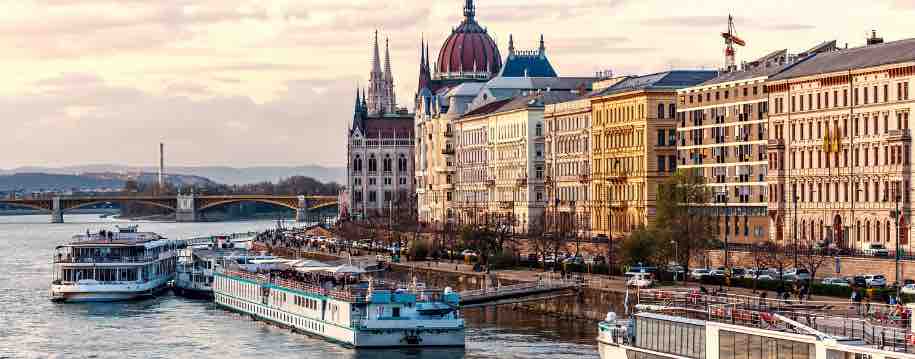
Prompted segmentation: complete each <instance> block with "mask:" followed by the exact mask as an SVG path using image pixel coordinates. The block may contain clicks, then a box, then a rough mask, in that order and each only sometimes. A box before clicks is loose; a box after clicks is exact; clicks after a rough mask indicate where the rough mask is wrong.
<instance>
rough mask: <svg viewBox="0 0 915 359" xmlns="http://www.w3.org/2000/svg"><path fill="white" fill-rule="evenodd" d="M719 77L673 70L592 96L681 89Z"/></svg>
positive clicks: (632, 79)
mask: <svg viewBox="0 0 915 359" xmlns="http://www.w3.org/2000/svg"><path fill="white" fill-rule="evenodd" d="M717 75H718V72H717V71H710V70H673V71H666V72H659V73H656V74H651V75H644V76H634V77H630V78H627V79H625V80H623V81H620V82H619V83H617V84H616V85H613V86H610V87H608V88H606V89H604V90H602V91H598V92H594V93H592V94H591V95H590V96H591V97H596V96H606V95H612V94H617V93H623V92H629V91H639V90H652V89H671V90H675V89H680V88H684V87H689V86H695V85H697V84H700V83H703V82H705V81H708V80H709V79H711V78H714V77H715V76H717Z"/></svg>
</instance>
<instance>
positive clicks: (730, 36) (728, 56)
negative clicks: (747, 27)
mask: <svg viewBox="0 0 915 359" xmlns="http://www.w3.org/2000/svg"><path fill="white" fill-rule="evenodd" d="M721 37H723V38H724V45H725V48H724V68H725V70H727V71H733V70H736V69H737V66H736V65H735V61H734V54H735V51H734V45H735V44H736V45H740V46H746V45H747V43H746V42H745V41H743V39H741V38H739V37H737V29H735V28H734V17H733V16H731V14H728V32H722V33H721Z"/></svg>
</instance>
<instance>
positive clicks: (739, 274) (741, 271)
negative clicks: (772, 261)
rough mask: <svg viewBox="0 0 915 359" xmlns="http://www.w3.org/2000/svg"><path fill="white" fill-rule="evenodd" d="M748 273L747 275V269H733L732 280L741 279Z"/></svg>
mask: <svg viewBox="0 0 915 359" xmlns="http://www.w3.org/2000/svg"><path fill="white" fill-rule="evenodd" d="M746 273H747V270H746V269H743V268H740V267H737V268H731V278H741V277H743V275H744V274H746Z"/></svg>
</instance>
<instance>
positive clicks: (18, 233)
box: [0, 215, 598, 359]
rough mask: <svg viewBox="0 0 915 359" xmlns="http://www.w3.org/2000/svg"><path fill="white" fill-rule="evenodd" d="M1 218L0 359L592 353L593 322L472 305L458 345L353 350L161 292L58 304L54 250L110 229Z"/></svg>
mask: <svg viewBox="0 0 915 359" xmlns="http://www.w3.org/2000/svg"><path fill="white" fill-rule="evenodd" d="M48 219H49V218H48V216H47V215H36V216H7V217H0V358H48V357H50V358H211V357H212V358H216V357H218V358H267V359H278V358H379V359H380V358H551V359H554V358H555V359H562V358H575V359H586V358H597V357H598V356H597V347H596V344H595V341H594V338H595V337H596V336H597V332H596V325H594V323H591V322H585V321H563V320H558V319H555V318H550V317H545V316H538V315H532V314H528V313H517V312H513V311H511V310H507V309H503V310H495V309H491V308H490V309H472V310H467V311H465V312H464V315H465V317H466V320H467V347H466V348H464V349H429V350H426V349H421V350H406V349H401V350H372V351H365V350H358V351H357V350H352V349H347V348H343V347H340V346H338V345H335V344H331V343H328V342H325V341H323V340H321V339H317V338H311V337H308V336H305V335H301V334H293V333H290V332H289V331H288V330H283V329H279V328H275V327H272V326H270V325H267V324H264V323H261V322H256V321H251V320H249V319H247V318H245V317H241V316H238V315H236V314H232V313H229V312H226V311H223V310H221V309H219V308H216V307H215V306H214V305H213V304H211V303H208V302H202V301H192V300H186V299H183V298H178V297H174V296H172V295H170V294H169V295H165V296H162V297H160V298H156V299H149V300H145V301H139V302H129V303H114V304H103V303H94V304H55V303H51V302H50V301H49V300H48V286H49V284H50V281H51V279H50V278H51V275H50V260H51V256H52V254H53V252H54V247H55V246H57V245H59V244H63V243H65V242H67V241H68V240H69V238H70V237H71V236H73V235H74V234H77V233H84V232H85V231H86V229H90V230H92V231H95V230H98V229H104V228H112V229H113V226H114V224H115V223H126V222H123V221H115V220H110V219H100V218H99V217H98V216H95V215H67V216H65V218H64V219H65V221H67V223H65V224H49V223H47V222H48ZM273 225H274V222H272V221H252V222H228V223H153V222H142V223H140V229H141V230H145V231H154V232H158V233H160V234H163V235H165V236H167V237H169V238H186V237H192V236H203V235H211V234H218V233H229V232H243V231H249V230H262V229H266V228H270V227H272V226H273Z"/></svg>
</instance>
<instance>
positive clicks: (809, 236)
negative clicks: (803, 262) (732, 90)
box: [766, 35, 915, 250]
mask: <svg viewBox="0 0 915 359" xmlns="http://www.w3.org/2000/svg"><path fill="white" fill-rule="evenodd" d="M913 77H915V39H907V40H900V41H894V42H888V43H883V42H882V39H880V38H877V37H876V35H874V36H873V37H872V38H870V39H868V45H867V46H862V47H857V48H851V49H843V50H839V51H834V52H829V53H822V54H818V55H816V56H814V57H812V58H810V59H808V60H806V61H803V62H801V63H798V64H797V65H795V66H793V67H792V68H790V69H788V70H785V71H783V72H781V73H779V74H777V75H774V76H772V77H770V78H769V81H768V82H767V83H766V87H767V89H768V92H769V108H770V114H769V136H768V140H769V141H768V152H769V154H768V157H769V169H768V176H767V177H766V181H767V185H768V191H769V194H770V196H769V198H768V200H769V202H768V208H769V209H768V212H769V213H768V215H769V220H770V229H771V232H772V233H771V236H772V238H773V239H774V240H776V241H777V242H779V243H784V244H791V243H793V242H794V241H795V240H797V241H799V242H800V243H804V244H810V245H814V244H819V245H830V246H837V247H840V248H852V249H859V248H864V247H865V246H866V245H868V244H882V245H884V246H887V247H890V248H893V247H894V246H895V245H896V242H897V238H899V245H900V246H901V247H903V248H904V249H906V250H910V248H909V246H910V243H911V242H910V240H909V239H910V238H909V236H910V234H909V231H908V223H910V219H911V209H912V205H911V181H910V179H911V175H912V168H911V151H912V148H911V141H912V140H911V132H910V129H909V116H910V113H911V111H912V106H913V101H915V99H913V98H912V97H910V95H909V91H910V89H911V87H912V81H913ZM897 206H898V207H899V208H900V209H901V213H902V215H901V216H900V217H899V226H898V230H897V224H896V220H897V218H896V217H895V216H894V210H895V208H896V207H897Z"/></svg>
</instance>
